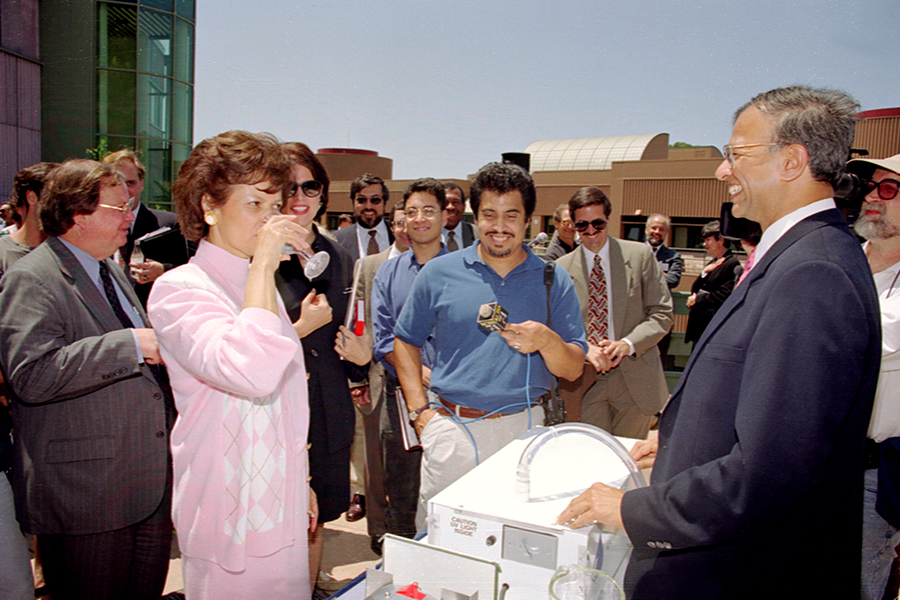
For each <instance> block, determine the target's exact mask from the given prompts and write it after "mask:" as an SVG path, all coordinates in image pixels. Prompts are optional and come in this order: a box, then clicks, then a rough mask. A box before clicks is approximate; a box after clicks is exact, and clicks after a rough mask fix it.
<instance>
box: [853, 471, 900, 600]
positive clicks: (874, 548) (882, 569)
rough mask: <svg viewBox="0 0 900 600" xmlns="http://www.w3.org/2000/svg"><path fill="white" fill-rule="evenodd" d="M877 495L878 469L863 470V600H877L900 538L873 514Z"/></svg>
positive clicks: (879, 598)
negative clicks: (864, 472) (864, 473)
mask: <svg viewBox="0 0 900 600" xmlns="http://www.w3.org/2000/svg"><path fill="white" fill-rule="evenodd" d="M877 492H878V469H866V475H865V490H864V491H863V548H862V590H861V594H860V597H861V598H862V599H863V600H881V598H882V596H883V595H884V588H885V586H887V582H888V578H889V577H890V574H891V565H892V564H893V562H894V557H896V556H897V552H896V550H895V548H896V547H897V544H898V543H900V534H898V532H897V530H896V529H894V528H893V527H892V526H891V525H890V524H889V523H888V522H887V521H885V520H884V519H882V518H881V515H879V514H878V513H877V512H876V511H875V499H876V497H877Z"/></svg>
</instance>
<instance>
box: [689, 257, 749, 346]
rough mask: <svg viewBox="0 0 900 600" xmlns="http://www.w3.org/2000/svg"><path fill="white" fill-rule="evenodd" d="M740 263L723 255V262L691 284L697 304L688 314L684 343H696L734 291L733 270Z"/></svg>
mask: <svg viewBox="0 0 900 600" xmlns="http://www.w3.org/2000/svg"><path fill="white" fill-rule="evenodd" d="M740 264H741V263H740V261H738V259H737V258H735V256H734V255H733V254H732V253H731V250H729V251H728V252H726V253H725V262H723V263H722V264H721V265H719V267H718V268H717V269H715V270H714V271H713V272H712V273H710V274H709V275H707V276H706V277H699V276H698V277H697V279H695V280H694V283H692V284H691V293H694V294H697V302H696V304H694V305H693V306H692V307H691V311H690V313H688V322H687V328H686V330H685V334H684V341H686V342H696V341H697V340H699V339H700V335H701V334H703V330H704V329H706V326H707V325H708V324H709V322H710V321H711V320H712V318H713V315H714V314H716V311H718V310H719V307H720V306H722V304H723V303H724V302H725V300H726V299H727V298H728V296H729V295H731V290H733V289H734V282H735V276H734V269H735V267H737V266H738V265H740Z"/></svg>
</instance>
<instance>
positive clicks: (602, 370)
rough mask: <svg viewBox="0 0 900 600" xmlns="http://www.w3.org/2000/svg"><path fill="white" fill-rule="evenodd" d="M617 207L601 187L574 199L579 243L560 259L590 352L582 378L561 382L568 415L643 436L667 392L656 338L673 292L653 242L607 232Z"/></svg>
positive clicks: (665, 326) (670, 317) (667, 323)
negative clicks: (572, 286) (577, 304)
mask: <svg viewBox="0 0 900 600" xmlns="http://www.w3.org/2000/svg"><path fill="white" fill-rule="evenodd" d="M611 212H612V205H611V204H610V202H609V198H607V197H606V194H605V193H603V190H601V189H600V188H597V187H584V188H581V189H580V190H578V191H577V192H575V195H573V196H572V198H571V199H570V200H569V214H571V215H572V216H573V220H574V221H575V230H576V231H577V232H578V233H579V235H580V236H581V247H580V248H579V249H576V250H575V251H573V252H570V253H569V254H566V255H565V256H563V257H562V258H560V259H559V260H557V261H556V262H557V264H558V265H559V266H560V267H562V268H563V269H565V270H566V271H567V272H568V273H569V275H570V276H571V277H572V283H574V284H575V291H576V292H577V294H578V300H579V302H580V304H581V317H582V319H583V320H584V326H585V331H586V332H587V335H588V353H587V356H586V357H585V358H586V362H585V364H584V370H583V373H582V376H581V379H580V380H578V381H576V382H571V383H570V382H566V381H560V386H559V387H560V393H561V394H562V396H563V398H564V399H565V401H566V413H567V415H568V419H569V420H571V421H576V420H580V421H581V422H583V423H589V424H591V425H595V426H597V427H600V428H601V429H604V430H606V431H609V432H610V433H612V434H613V435H619V436H623V437H630V438H636V439H644V438H645V437H647V433H648V432H649V430H650V420H651V419H652V418H653V415H654V414H656V413H657V412H658V411H659V409H660V408H662V405H663V403H664V402H665V401H666V398H667V397H668V395H669V390H668V387H667V385H666V378H665V375H664V374H663V370H662V362H661V361H660V358H659V350H658V349H657V347H656V344H657V343H658V342H659V340H660V339H662V337H663V336H664V335H665V334H666V333H667V332H668V331H669V330H670V329H671V328H672V323H673V322H674V314H673V312H672V295H671V294H670V293H669V288H668V287H667V286H666V282H665V279H664V278H663V274H662V271H661V269H660V268H659V263H658V262H657V261H656V259H655V258H654V257H653V252H651V251H650V247H649V246H647V244H640V243H638V242H629V241H625V240H618V239H615V238H612V237H610V236H609V235H608V231H607V225H608V224H609V215H610V213H611ZM600 313H605V314H600Z"/></svg>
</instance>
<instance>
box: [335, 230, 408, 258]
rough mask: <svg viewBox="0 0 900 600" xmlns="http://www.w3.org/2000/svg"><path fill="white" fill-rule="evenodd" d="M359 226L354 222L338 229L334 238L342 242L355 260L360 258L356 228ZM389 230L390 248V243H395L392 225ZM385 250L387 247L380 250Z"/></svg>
mask: <svg viewBox="0 0 900 600" xmlns="http://www.w3.org/2000/svg"><path fill="white" fill-rule="evenodd" d="M358 227H359V225H357V224H356V223H354V224H353V225H351V226H350V227H344V228H343V229H338V230H337V231H335V232H334V239H336V240H337V241H338V242H340V244H341V246H343V247H344V249H345V250H347V252H349V253H350V258H352V259H353V261H354V262H356V261H357V260H359V242H358V241H357V239H356V230H357V228H358ZM387 232H388V248H389V247H390V245H391V244H393V243H394V232H393V231H391V228H390V227H388V228H387ZM384 250H387V248H380V249H379V252H382V251H384Z"/></svg>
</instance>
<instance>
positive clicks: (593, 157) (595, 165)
mask: <svg viewBox="0 0 900 600" xmlns="http://www.w3.org/2000/svg"><path fill="white" fill-rule="evenodd" d="M654 141H656V143H655V144H653V147H652V150H653V151H652V152H650V153H649V154H652V155H653V156H650V155H648V152H647V150H648V148H651V142H654ZM668 143H669V134H667V133H660V134H656V135H620V136H610V137H594V138H576V139H569V140H543V141H540V142H532V143H531V144H529V145H528V147H527V148H526V149H525V152H527V153H528V154H530V155H531V171H532V172H537V171H593V170H605V169H609V168H610V166H611V165H612V163H613V161H623V160H641V159H644V158H666V156H665V155H663V156H655V155H656V154H658V152H659V150H660V147H659V146H660V144H662V148H663V149H665V150H667V149H668Z"/></svg>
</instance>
